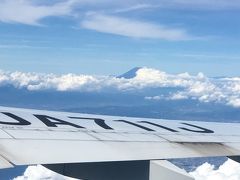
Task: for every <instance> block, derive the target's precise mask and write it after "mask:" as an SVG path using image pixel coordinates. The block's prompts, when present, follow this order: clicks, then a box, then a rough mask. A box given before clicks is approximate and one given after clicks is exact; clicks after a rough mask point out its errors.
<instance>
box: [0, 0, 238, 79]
mask: <svg viewBox="0 0 240 180" xmlns="http://www.w3.org/2000/svg"><path fill="white" fill-rule="evenodd" d="M239 9H240V0H232V1H229V0H201V1H197V0H171V1H169V0H168V1H167V0H128V1H126V0H115V1H110V0H101V1H99V0H53V1H48V0H41V1H40V0H0V69H2V70H5V71H23V72H41V73H55V74H63V73H83V74H95V75H118V74H122V73H123V72H126V71H127V70H129V69H131V68H133V67H149V68H156V69H160V70H162V71H166V72H168V73H182V72H189V73H191V74H197V73H198V72H203V73H204V74H206V75H207V76H210V77H213V76H214V77H215V76H239V67H240V52H239V47H240V41H239V37H240V21H239V20H238V19H239V17H240V11H239Z"/></svg>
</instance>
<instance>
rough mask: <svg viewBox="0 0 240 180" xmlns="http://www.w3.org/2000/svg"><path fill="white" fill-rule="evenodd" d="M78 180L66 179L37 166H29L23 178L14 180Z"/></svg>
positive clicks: (19, 177)
mask: <svg viewBox="0 0 240 180" xmlns="http://www.w3.org/2000/svg"><path fill="white" fill-rule="evenodd" d="M40 179H42V180H44V179H46V180H47V179H48V180H76V179H73V178H69V177H65V176H62V175H60V174H57V173H55V172H53V171H50V170H48V169H47V168H45V167H43V166H41V165H36V166H28V168H27V169H26V170H25V172H24V174H23V175H22V176H18V177H16V178H14V179H13V180H40Z"/></svg>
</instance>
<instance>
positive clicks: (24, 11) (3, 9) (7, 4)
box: [0, 0, 77, 25]
mask: <svg viewBox="0 0 240 180" xmlns="http://www.w3.org/2000/svg"><path fill="white" fill-rule="evenodd" d="M76 2H77V0H67V1H64V2H57V3H54V4H50V5H39V4H36V3H34V2H33V1H31V0H17V1H16V0H0V21H2V22H5V23H21V24H28V25H40V20H41V19H43V18H46V17H50V16H66V15H70V14H71V12H72V8H73V5H74V4H75V3H76Z"/></svg>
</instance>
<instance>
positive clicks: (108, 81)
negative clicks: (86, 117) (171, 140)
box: [0, 68, 240, 108]
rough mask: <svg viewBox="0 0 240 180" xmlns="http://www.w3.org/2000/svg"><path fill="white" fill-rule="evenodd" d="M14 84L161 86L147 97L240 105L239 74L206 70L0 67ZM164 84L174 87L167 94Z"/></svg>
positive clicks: (34, 87) (2, 80)
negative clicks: (95, 72)
mask: <svg viewBox="0 0 240 180" xmlns="http://www.w3.org/2000/svg"><path fill="white" fill-rule="evenodd" d="M7 85H12V86H14V87H15V88H26V89H28V90H30V91H39V90H53V91H79V92H89V91H91V92H93V91H98V92H101V91H102V92H108V91H110V90H111V92H114V91H115V92H117V93H118V92H123V91H124V92H130V91H131V92H134V91H142V92H144V91H145V90H149V89H150V90H151V89H155V90H156V89H159V94H156V91H154V95H153V94H151V93H150V94H149V95H148V94H147V95H146V97H145V99H146V100H150V101H155V100H162V99H165V100H182V99H193V100H199V101H201V102H206V103H208V102H215V103H222V104H226V105H229V106H233V107H238V108H239V107H240V77H231V78H209V77H206V76H205V75H204V74H202V73H199V74H198V75H195V76H193V75H190V74H188V73H182V74H168V73H166V72H162V71H159V70H156V69H150V68H141V69H139V70H138V71H137V72H136V76H135V77H133V78H131V79H125V78H116V77H112V76H91V75H77V74H63V75H56V74H38V73H23V72H5V71H0V86H7ZM162 88H175V89H176V90H177V91H176V90H175V91H171V90H169V92H168V93H167V94H166V93H165V94H162V93H161V89H162ZM148 92H149V91H148Z"/></svg>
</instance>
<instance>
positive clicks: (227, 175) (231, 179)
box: [190, 159, 240, 180]
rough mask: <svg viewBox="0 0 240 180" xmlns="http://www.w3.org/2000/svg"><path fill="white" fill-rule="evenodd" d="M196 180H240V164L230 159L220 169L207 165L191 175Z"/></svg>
mask: <svg viewBox="0 0 240 180" xmlns="http://www.w3.org/2000/svg"><path fill="white" fill-rule="evenodd" d="M190 174H191V175H192V176H193V177H194V178H195V180H237V179H240V164H239V163H237V162H235V161H233V160H230V159H228V160H227V161H226V162H225V163H224V164H223V165H221V166H220V167H219V169H217V170H215V169H214V166H213V165H210V164H208V163H205V164H203V165H201V166H200V167H198V168H197V169H196V170H195V171H194V172H191V173H190Z"/></svg>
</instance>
